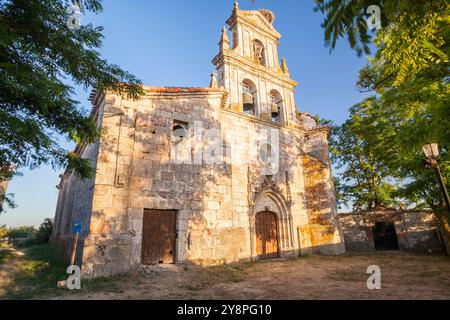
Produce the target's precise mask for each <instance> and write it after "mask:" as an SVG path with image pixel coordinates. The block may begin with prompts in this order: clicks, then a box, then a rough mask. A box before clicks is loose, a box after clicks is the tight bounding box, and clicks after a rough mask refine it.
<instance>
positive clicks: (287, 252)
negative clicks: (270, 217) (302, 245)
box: [249, 188, 296, 261]
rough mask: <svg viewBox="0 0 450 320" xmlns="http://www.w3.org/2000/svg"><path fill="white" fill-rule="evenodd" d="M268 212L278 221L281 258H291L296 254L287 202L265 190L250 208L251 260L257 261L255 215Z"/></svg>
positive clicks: (276, 194) (280, 195) (273, 192)
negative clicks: (274, 215)
mask: <svg viewBox="0 0 450 320" xmlns="http://www.w3.org/2000/svg"><path fill="white" fill-rule="evenodd" d="M264 211H269V212H273V213H274V214H276V216H277V221H278V235H279V239H278V245H279V252H280V256H281V257H286V256H291V255H295V254H296V250H295V247H294V243H295V242H294V234H295V232H294V228H293V220H292V214H291V211H290V208H289V206H288V202H287V201H286V199H285V197H284V196H283V195H282V194H281V193H280V192H279V191H278V190H275V189H273V188H267V189H265V190H263V191H261V192H260V193H259V194H258V195H257V196H256V198H255V201H254V203H253V205H252V207H251V208H250V211H249V212H250V217H249V218H250V241H251V244H250V247H251V259H252V260H253V261H255V260H257V259H258V255H257V252H256V230H255V224H256V215H257V214H258V213H260V212H264Z"/></svg>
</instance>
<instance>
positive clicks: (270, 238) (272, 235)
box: [255, 211, 280, 259]
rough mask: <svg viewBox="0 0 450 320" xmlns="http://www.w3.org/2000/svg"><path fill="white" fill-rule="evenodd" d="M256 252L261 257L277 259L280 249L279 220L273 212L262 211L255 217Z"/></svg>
mask: <svg viewBox="0 0 450 320" xmlns="http://www.w3.org/2000/svg"><path fill="white" fill-rule="evenodd" d="M255 224H256V225H255V231H256V254H257V255H258V258H259V259H276V258H279V256H280V253H279V249H278V221H277V216H276V214H275V213H273V212H268V211H264V212H260V213H258V214H257V215H256V219H255Z"/></svg>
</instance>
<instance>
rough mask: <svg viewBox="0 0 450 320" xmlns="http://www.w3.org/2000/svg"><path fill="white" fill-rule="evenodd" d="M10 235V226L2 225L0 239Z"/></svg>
mask: <svg viewBox="0 0 450 320" xmlns="http://www.w3.org/2000/svg"><path fill="white" fill-rule="evenodd" d="M7 236H8V228H6V226H5V225H3V226H0V240H1V239H4V238H6V237H7Z"/></svg>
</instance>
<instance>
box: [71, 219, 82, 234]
mask: <svg viewBox="0 0 450 320" xmlns="http://www.w3.org/2000/svg"><path fill="white" fill-rule="evenodd" d="M82 228H83V222H81V221H77V222H75V224H74V225H73V228H72V232H73V233H80V232H81V229H82Z"/></svg>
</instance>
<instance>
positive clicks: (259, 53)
mask: <svg viewBox="0 0 450 320" xmlns="http://www.w3.org/2000/svg"><path fill="white" fill-rule="evenodd" d="M253 52H254V54H255V56H254V58H255V62H256V63H258V64H260V65H263V66H264V65H265V64H266V58H265V55H264V46H263V44H262V43H261V42H260V41H258V40H255V41H254V42H253Z"/></svg>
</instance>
